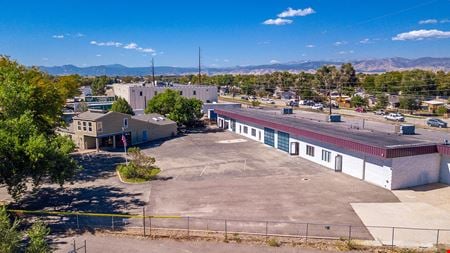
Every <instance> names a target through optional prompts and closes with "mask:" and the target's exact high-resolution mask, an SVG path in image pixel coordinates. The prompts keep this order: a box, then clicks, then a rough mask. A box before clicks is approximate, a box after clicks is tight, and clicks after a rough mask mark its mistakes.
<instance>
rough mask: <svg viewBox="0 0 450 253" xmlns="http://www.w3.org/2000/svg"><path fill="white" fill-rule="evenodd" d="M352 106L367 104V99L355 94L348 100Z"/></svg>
mask: <svg viewBox="0 0 450 253" xmlns="http://www.w3.org/2000/svg"><path fill="white" fill-rule="evenodd" d="M350 103H351V104H352V106H353V107H362V106H366V105H367V99H366V98H363V97H361V96H358V95H355V96H353V97H352V99H351V100H350Z"/></svg>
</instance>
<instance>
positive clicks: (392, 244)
mask: <svg viewBox="0 0 450 253" xmlns="http://www.w3.org/2000/svg"><path fill="white" fill-rule="evenodd" d="M394 234H395V227H392V242H391V247H392V248H394Z"/></svg>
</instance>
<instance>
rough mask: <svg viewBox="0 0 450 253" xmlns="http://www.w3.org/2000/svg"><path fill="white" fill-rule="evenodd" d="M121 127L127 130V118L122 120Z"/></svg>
mask: <svg viewBox="0 0 450 253" xmlns="http://www.w3.org/2000/svg"><path fill="white" fill-rule="evenodd" d="M123 127H124V128H127V127H128V118H124V119H123Z"/></svg>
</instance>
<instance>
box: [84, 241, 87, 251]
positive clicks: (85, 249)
mask: <svg viewBox="0 0 450 253" xmlns="http://www.w3.org/2000/svg"><path fill="white" fill-rule="evenodd" d="M86 252H87V248H86V240H84V253H86Z"/></svg>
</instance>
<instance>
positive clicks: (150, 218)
mask: <svg viewBox="0 0 450 253" xmlns="http://www.w3.org/2000/svg"><path fill="white" fill-rule="evenodd" d="M148 220H149V221H150V224H149V225H150V227H149V228H150V234H149V235H150V236H151V235H152V216H150V217H149V218H148Z"/></svg>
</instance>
